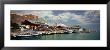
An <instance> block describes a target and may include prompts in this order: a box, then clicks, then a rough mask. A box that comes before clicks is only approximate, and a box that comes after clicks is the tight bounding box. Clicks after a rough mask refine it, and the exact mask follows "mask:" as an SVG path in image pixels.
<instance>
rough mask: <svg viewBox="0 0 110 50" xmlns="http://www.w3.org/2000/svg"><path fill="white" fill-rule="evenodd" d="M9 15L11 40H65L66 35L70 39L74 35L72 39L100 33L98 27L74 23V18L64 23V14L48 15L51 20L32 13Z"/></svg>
mask: <svg viewBox="0 0 110 50" xmlns="http://www.w3.org/2000/svg"><path fill="white" fill-rule="evenodd" d="M10 15H11V27H10V29H11V33H10V37H11V40H17V39H18V40H22V39H24V40H25V38H26V39H28V40H31V39H34V40H36V39H40V40H52V39H55V40H60V39H62V40H63V39H64V40H66V39H68V37H69V38H70V39H72V37H73V36H74V37H73V40H74V38H75V37H76V36H80V35H81V36H85V37H86V35H87V36H88V37H89V36H90V37H91V36H92V35H95V36H96V34H97V35H99V34H100V31H99V30H98V29H99V28H98V29H94V28H93V26H92V27H91V28H92V29H91V28H90V27H89V25H87V26H88V27H87V26H85V27H84V26H82V25H84V24H74V23H72V22H73V21H74V20H73V19H71V18H70V19H71V20H73V21H71V20H70V21H69V19H68V21H69V22H66V23H65V21H66V20H65V18H64V16H53V17H52V16H50V17H52V19H53V22H52V21H49V20H52V19H48V18H47V17H46V18H43V17H41V16H37V15H33V14H23V15H19V14H16V13H11V14H10ZM16 17H17V18H16ZM67 17H69V16H67ZM67 17H66V18H67ZM77 17H78V16H77ZM74 22H76V21H74ZM80 22H82V21H80ZM85 22H86V21H85ZM67 23H71V24H67ZM85 25H86V24H85ZM98 27H99V25H98ZM96 28H97V27H96ZM93 33H96V34H93ZM59 36H61V37H59ZM58 37H59V39H58ZM88 37H87V38H88ZM98 37H99V36H98ZM51 38H52V39H51ZM76 39H77V38H76ZM78 39H79V37H78ZM83 39H86V38H84V37H83V38H82V40H83ZM93 39H99V38H94V36H93ZM68 40H69V39H68ZM91 40H92V39H91Z"/></svg>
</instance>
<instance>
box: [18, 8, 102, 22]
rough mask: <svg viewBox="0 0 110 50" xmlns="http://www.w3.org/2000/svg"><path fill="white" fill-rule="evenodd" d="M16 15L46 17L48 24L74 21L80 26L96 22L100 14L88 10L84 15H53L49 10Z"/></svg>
mask: <svg viewBox="0 0 110 50" xmlns="http://www.w3.org/2000/svg"><path fill="white" fill-rule="evenodd" d="M16 13H17V14H21V15H23V14H33V15H36V16H39V17H42V18H44V17H48V19H47V20H51V21H50V22H51V23H52V22H59V20H60V21H63V22H67V21H68V20H70V19H71V20H76V21H78V22H79V23H81V24H90V23H92V21H93V20H94V21H95V20H97V19H95V18H96V17H97V16H100V12H99V11H93V10H89V11H86V12H85V13H84V15H77V14H75V13H70V12H63V13H59V14H58V15H55V14H54V13H53V11H51V10H48V11H47V10H33V11H22V12H20V13H19V12H16ZM90 16H93V17H94V18H92V19H90V18H89V17H90Z"/></svg>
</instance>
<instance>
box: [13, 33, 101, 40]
mask: <svg viewBox="0 0 110 50" xmlns="http://www.w3.org/2000/svg"><path fill="white" fill-rule="evenodd" d="M12 40H100V33H99V32H93V33H70V34H53V35H38V36H31V37H17V38H12Z"/></svg>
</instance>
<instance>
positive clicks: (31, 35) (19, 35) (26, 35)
mask: <svg viewBox="0 0 110 50" xmlns="http://www.w3.org/2000/svg"><path fill="white" fill-rule="evenodd" d="M17 36H26V37H27V36H32V35H17Z"/></svg>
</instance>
